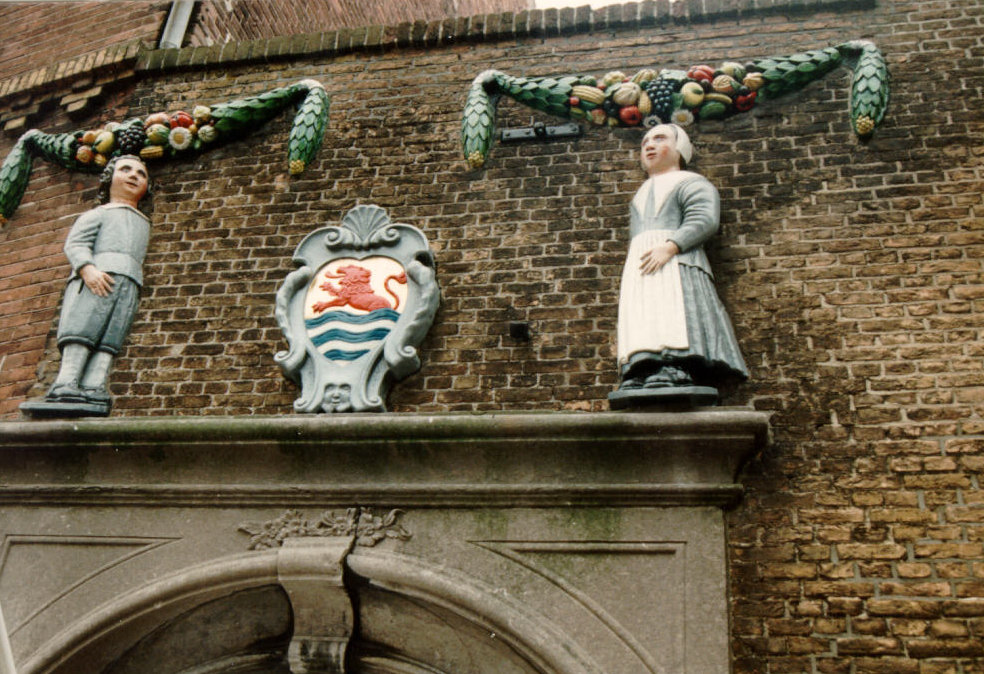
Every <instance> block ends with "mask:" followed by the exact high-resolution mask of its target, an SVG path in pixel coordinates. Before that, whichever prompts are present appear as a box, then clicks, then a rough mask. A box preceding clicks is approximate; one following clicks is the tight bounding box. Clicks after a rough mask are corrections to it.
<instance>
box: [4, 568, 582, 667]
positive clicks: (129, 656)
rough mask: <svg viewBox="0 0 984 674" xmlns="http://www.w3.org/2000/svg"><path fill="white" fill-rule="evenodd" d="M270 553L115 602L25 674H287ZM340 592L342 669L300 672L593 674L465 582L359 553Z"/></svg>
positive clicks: (547, 633)
mask: <svg viewBox="0 0 984 674" xmlns="http://www.w3.org/2000/svg"><path fill="white" fill-rule="evenodd" d="M278 553H279V551H265V552H262V553H252V554H249V555H240V556H237V557H234V558H228V559H225V560H219V561H217V562H212V563H210V564H207V565H204V566H201V567H196V568H194V569H190V570H188V571H186V572H183V573H181V574H177V575H175V576H173V577H170V578H168V579H165V580H163V581H160V582H158V583H155V584H153V585H151V586H148V587H145V588H142V589H141V590H139V591H138V592H135V593H131V594H130V595H128V596H126V597H121V598H120V599H119V600H118V601H117V602H114V605H113V606H109V607H105V608H104V609H103V610H102V611H100V612H99V614H98V615H95V616H92V617H91V618H90V619H89V620H87V621H85V623H84V624H80V625H78V626H76V628H75V629H74V630H70V631H69V632H68V633H66V634H65V635H64V636H63V638H62V639H60V640H57V641H58V642H59V643H52V644H49V645H48V647H47V648H45V649H43V650H44V653H42V655H41V656H40V657H37V658H35V659H34V660H33V661H32V662H29V663H27V666H26V667H24V668H23V674H42V673H44V674H148V673H150V672H152V673H153V674H291V667H290V665H289V663H288V661H289V658H288V650H289V648H290V645H291V642H292V640H293V639H294V638H295V636H296V635H295V634H294V628H295V624H296V622H295V612H296V611H297V608H296V607H295V605H294V604H292V601H291V595H290V593H288V592H287V591H286V590H285V588H284V587H283V586H282V585H281V584H280V583H279V582H278V581H277V578H276V569H277V556H278ZM328 582H331V581H330V579H328ZM344 585H345V592H346V594H347V596H348V597H349V599H350V600H351V603H352V607H353V609H354V630H353V631H352V634H351V638H350V639H349V641H348V644H347V649H346V651H345V656H344V664H343V665H342V668H341V669H326V670H315V669H308V670H303V669H301V670H300V671H307V672H309V673H310V674H316V673H318V672H325V674H328V673H329V672H331V673H332V674H334V672H340V673H344V674H554V673H560V672H565V673H566V672H570V673H572V674H574V673H577V674H582V673H583V674H588V673H592V674H594V673H598V672H600V670H599V669H597V668H596V667H594V666H593V665H591V664H590V662H589V661H588V660H587V659H585V658H582V657H580V656H579V655H578V649H577V647H576V646H575V645H574V644H570V643H565V638H564V637H563V636H562V635H561V634H560V632H559V631H558V630H556V629H554V628H552V627H551V626H550V625H547V624H545V623H544V622H543V621H542V620H540V619H539V618H538V616H536V615H534V614H532V613H531V612H529V611H527V610H524V609H523V608H522V607H521V606H519V605H516V604H514V603H512V602H510V601H505V600H503V599H502V598H501V597H496V596H495V594H494V593H493V592H490V591H489V590H490V588H487V587H483V586H482V585H481V584H480V583H478V582H476V581H474V580H473V579H469V578H467V577H465V576H462V575H461V574H457V573H454V574H450V573H448V572H447V571H445V570H441V569H433V568H427V567H426V566H424V565H422V564H421V563H420V562H419V561H417V560H414V559H412V558H408V557H404V556H401V555H393V554H386V553H376V552H360V553H359V554H353V555H351V556H349V557H348V558H347V559H346V577H345V584H344ZM302 610H305V611H310V610H312V608H311V606H310V605H307V606H304V607H303V609H302ZM293 674H299V672H298V670H297V669H295V671H294V673H293Z"/></svg>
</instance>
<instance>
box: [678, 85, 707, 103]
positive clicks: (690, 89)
mask: <svg viewBox="0 0 984 674" xmlns="http://www.w3.org/2000/svg"><path fill="white" fill-rule="evenodd" d="M680 96H682V97H683V104H684V105H685V106H687V107H688V108H695V107H697V106H698V105H700V104H701V103H703V102H704V88H703V87H702V86H700V85H699V84H698V83H697V82H687V83H685V84H684V85H683V86H682V87H680Z"/></svg>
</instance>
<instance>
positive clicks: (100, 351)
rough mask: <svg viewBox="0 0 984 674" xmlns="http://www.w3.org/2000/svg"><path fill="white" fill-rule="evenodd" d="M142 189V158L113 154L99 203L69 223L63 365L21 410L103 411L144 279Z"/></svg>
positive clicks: (75, 413)
mask: <svg viewBox="0 0 984 674" xmlns="http://www.w3.org/2000/svg"><path fill="white" fill-rule="evenodd" d="M148 195H149V191H148V175H147V167H146V165H145V164H144V163H143V161H141V160H140V158H139V157H136V156H133V155H122V156H119V157H115V158H113V159H111V160H110V161H109V163H108V164H107V165H106V168H105V170H104V171H103V173H102V176H101V177H100V180H99V202H100V204H101V205H100V206H97V207H96V208H93V209H92V210H90V211H87V212H85V213H83V214H82V215H81V216H79V218H78V219H77V220H76V221H75V224H74V225H72V228H71V230H70V231H69V233H68V238H67V239H66V241H65V256H66V257H67V258H68V261H69V263H70V264H71V266H72V272H71V277H70V278H69V281H68V286H67V287H66V289H65V297H64V300H63V302H62V310H61V316H60V318H59V322H58V348H59V350H60V351H61V367H60V369H59V372H58V376H57V377H56V378H55V382H54V384H52V386H51V388H50V389H49V390H48V393H47V395H46V396H45V397H44V401H43V402H40V403H39V402H31V401H29V402H27V403H24V404H23V405H22V406H21V409H23V410H24V411H26V412H27V413H29V414H38V415H44V414H49V415H57V416H87V415H97V416H105V415H107V414H109V408H110V404H111V400H110V396H109V392H108V390H107V387H106V381H107V378H108V376H109V369H110V366H111V365H112V362H113V358H114V357H115V356H116V355H117V354H118V353H119V352H120V349H121V348H122V346H123V341H124V339H126V336H127V334H128V333H129V331H130V325H131V324H132V323H133V318H134V316H135V315H136V311H137V303H138V301H139V299H140V287H141V285H142V284H143V272H142V269H143V260H144V256H145V254H146V252H147V244H148V241H149V239H150V220H149V219H148V218H147V216H146V215H145V214H144V213H143V212H141V211H140V210H139V209H138V206H139V205H140V203H141V202H142V201H143V200H144V199H145V198H147V197H148Z"/></svg>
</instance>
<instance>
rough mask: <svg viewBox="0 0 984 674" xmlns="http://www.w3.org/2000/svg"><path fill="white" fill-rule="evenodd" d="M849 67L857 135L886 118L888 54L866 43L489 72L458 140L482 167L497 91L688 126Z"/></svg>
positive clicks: (617, 119)
mask: <svg viewBox="0 0 984 674" xmlns="http://www.w3.org/2000/svg"><path fill="white" fill-rule="evenodd" d="M843 64H848V65H851V64H853V67H854V79H853V82H852V85H851V123H852V125H853V127H854V131H855V133H857V134H858V136H861V137H866V136H869V135H870V134H871V133H872V132H873V131H874V130H875V127H876V126H878V124H879V123H880V122H881V121H882V118H883V117H884V116H885V109H886V108H887V107H888V97H889V75H888V68H887V67H886V65H885V59H884V58H883V56H882V54H881V52H880V51H879V50H878V48H877V47H876V46H875V45H874V44H873V43H871V42H869V41H867V40H855V41H851V42H845V43H843V44H840V45H838V46H836V47H827V48H825V49H817V50H811V51H806V52H802V53H798V54H792V55H789V56H770V57H768V58H760V59H756V60H753V61H750V62H748V63H745V64H741V63H737V62H734V61H727V62H724V63H722V64H721V65H720V66H718V67H717V68H714V67H712V66H708V65H695V66H691V67H689V68H688V69H686V70H667V69H664V70H660V71H659V72H657V71H656V70H654V69H651V68H646V69H643V70H640V71H639V72H637V73H636V74H635V75H633V76H631V77H629V76H627V75H626V74H625V73H623V72H621V71H612V72H609V73H607V74H606V75H605V76H604V77H602V78H601V79H597V78H595V77H592V76H577V75H569V76H564V77H556V78H555V77H515V76H512V75H508V74H506V73H503V72H500V71H498V70H486V71H485V72H483V73H481V74H480V75H479V76H478V77H476V78H475V80H474V81H473V82H472V85H471V88H470V89H469V91H468V96H467V99H466V101H465V109H464V114H463V115H462V126H461V139H462V145H463V150H464V155H465V159H467V161H468V164H469V165H470V166H471V168H481V167H482V166H483V165H484V164H485V161H486V159H487V158H488V155H489V151H490V150H491V149H492V141H493V135H494V129H495V113H496V106H497V105H498V102H499V99H500V98H501V97H502V96H508V97H510V98H512V99H514V100H516V101H518V102H519V103H522V104H524V105H526V106H529V107H531V108H534V109H536V110H539V111H541V112H545V113H547V114H550V115H554V116H557V117H564V118H573V119H584V120H588V121H590V122H592V123H594V124H597V125H601V126H618V127H644V128H645V127H652V126H656V125H657V124H661V123H675V124H679V125H680V126H683V127H686V126H690V125H691V124H694V123H697V122H699V121H702V120H709V119H723V118H726V117H729V116H731V115H734V114H737V113H741V112H747V111H749V110H751V109H752V108H753V107H755V105H757V103H758V100H759V99H765V98H776V97H779V96H782V95H784V94H788V93H791V92H793V91H797V90H798V89H801V88H803V87H804V86H806V85H807V84H808V83H810V82H812V81H814V80H817V79H819V78H820V77H822V76H823V75H825V74H826V73H828V72H830V71H831V70H833V69H834V68H836V67H837V66H840V65H843Z"/></svg>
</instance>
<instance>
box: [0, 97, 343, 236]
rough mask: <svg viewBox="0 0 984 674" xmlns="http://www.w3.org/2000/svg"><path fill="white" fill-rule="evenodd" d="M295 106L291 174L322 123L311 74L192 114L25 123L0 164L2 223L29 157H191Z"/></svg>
mask: <svg viewBox="0 0 984 674" xmlns="http://www.w3.org/2000/svg"><path fill="white" fill-rule="evenodd" d="M291 105H297V106H298V108H297V113H296V114H295V115H294V123H293V126H292V127H291V131H290V137H289V139H288V143H287V160H288V167H289V170H290V173H291V175H296V174H299V173H301V172H303V171H304V169H305V168H306V167H307V165H308V164H310V162H311V160H312V159H314V156H315V154H316V153H317V151H318V149H319V148H320V147H321V143H322V140H323V138H324V133H325V127H326V126H327V124H328V106H329V98H328V94H327V93H326V92H325V88H324V86H322V84H321V83H320V82H318V81H316V80H302V81H300V82H296V83H295V84H292V85H290V86H287V87H281V88H279V89H273V90H271V91H267V92H265V93H262V94H259V95H257V96H252V97H249V98H243V99H239V100H235V101H231V102H228V103H219V104H216V105H212V106H211V107H209V106H205V105H197V106H195V107H194V108H192V111H191V112H190V113H188V112H185V111H183V110H179V111H177V112H174V113H165V112H157V113H154V114H151V115H148V116H147V117H142V118H133V119H130V120H127V121H125V122H123V123H122V124H120V123H117V122H110V123H109V124H106V125H105V126H103V127H102V128H100V129H89V130H83V131H76V132H74V133H57V134H49V133H44V132H42V131H39V130H37V129H31V130H30V131H28V132H26V133H25V134H24V135H22V136H21V137H20V138H19V139H18V140H17V143H16V145H14V148H13V149H12V150H11V151H10V153H9V154H8V155H7V158H6V159H5V160H4V162H3V165H2V166H0V225H3V224H4V223H5V222H6V221H7V219H8V218H10V216H11V215H13V213H14V211H15V210H17V206H18V205H20V202H21V199H22V198H23V196H24V191H25V189H27V182H28V179H29V178H30V175H31V163H32V161H33V159H34V157H40V158H42V159H44V160H46V161H50V162H53V163H55V164H58V165H60V166H63V167H65V168H67V169H70V170H73V171H86V172H90V173H92V172H96V173H98V172H99V171H102V169H103V167H104V166H105V165H106V163H107V162H108V161H109V159H110V158H111V157H114V156H119V155H122V154H132V155H139V156H140V157H141V158H142V159H144V160H145V161H153V160H157V159H170V158H174V159H180V158H185V157H190V156H195V155H197V154H198V153H199V152H203V151H205V150H207V149H210V148H212V147H215V146H218V145H221V144H222V143H224V142H227V141H230V140H236V139H239V138H242V137H244V136H247V135H249V134H250V133H252V132H254V131H255V130H256V129H257V128H258V127H260V126H261V125H263V124H264V123H265V122H267V121H269V120H270V119H272V118H273V117H275V116H276V115H277V114H279V113H280V111H281V110H283V109H284V108H286V107H288V106H291Z"/></svg>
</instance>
